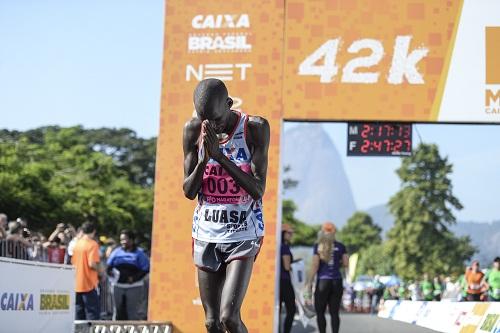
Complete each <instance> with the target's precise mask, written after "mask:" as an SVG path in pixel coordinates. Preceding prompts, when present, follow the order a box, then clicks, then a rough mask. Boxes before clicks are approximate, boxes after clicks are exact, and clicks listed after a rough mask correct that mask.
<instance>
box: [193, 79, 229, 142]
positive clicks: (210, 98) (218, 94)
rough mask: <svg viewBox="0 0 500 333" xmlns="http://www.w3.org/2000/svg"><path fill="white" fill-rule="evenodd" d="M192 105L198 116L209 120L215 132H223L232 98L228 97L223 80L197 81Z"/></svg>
mask: <svg viewBox="0 0 500 333" xmlns="http://www.w3.org/2000/svg"><path fill="white" fill-rule="evenodd" d="M193 101H194V107H195V109H196V114H197V115H198V118H200V119H201V120H202V121H203V120H209V121H210V122H211V123H212V124H213V125H214V126H215V131H216V132H217V133H223V132H224V131H225V130H227V128H228V124H229V122H230V116H231V112H229V111H230V110H231V106H233V100H232V99H231V98H230V97H229V95H228V92H227V88H226V86H225V85H224V82H222V81H221V80H218V79H205V80H203V81H201V82H200V83H198V85H197V86H196V88H195V89H194V94H193Z"/></svg>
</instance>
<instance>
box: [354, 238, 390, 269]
mask: <svg viewBox="0 0 500 333" xmlns="http://www.w3.org/2000/svg"><path fill="white" fill-rule="evenodd" d="M376 274H378V275H391V274H394V267H393V259H392V255H391V253H390V251H389V249H388V247H387V244H386V243H376V244H372V245H369V246H368V247H366V248H364V249H363V250H362V251H361V252H360V253H359V259H358V265H357V268H356V275H371V276H373V275H376Z"/></svg>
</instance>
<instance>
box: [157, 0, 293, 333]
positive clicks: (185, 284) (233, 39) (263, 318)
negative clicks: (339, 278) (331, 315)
mask: <svg viewBox="0 0 500 333" xmlns="http://www.w3.org/2000/svg"><path fill="white" fill-rule="evenodd" d="M165 17H166V18H165V20H166V22H165V45H164V63H163V86H162V99H161V118H160V135H159V138H158V152H157V162H156V163H157V164H156V183H155V208H154V224H153V247H152V258H151V261H152V270H151V279H150V298H149V319H150V320H171V321H172V322H173V324H174V325H175V326H176V329H177V330H178V331H179V332H188V333H191V332H203V331H204V326H203V324H204V313H203V308H202V306H201V302H200V300H199V292H198V286H197V285H196V270H195V267H194V265H193V263H192V256H191V221H192V214H193V210H194V207H195V202H193V201H189V200H188V199H186V198H185V197H184V195H183V192H182V181H183V153H182V129H183V125H184V123H185V122H186V121H187V120H188V119H189V118H190V117H191V115H192V113H193V103H192V91H193V89H194V87H195V86H196V84H197V83H198V82H199V81H200V80H202V79H204V78H207V77H219V78H221V79H223V80H224V81H225V82H226V84H227V86H228V89H229V92H230V94H231V96H232V97H233V98H234V99H235V102H236V103H235V104H236V105H235V108H239V109H241V110H242V111H244V112H246V113H248V114H255V115H260V116H263V117H265V118H267V119H268V120H269V122H270V125H271V144H270V149H269V166H268V178H267V188H266V194H265V196H264V213H265V215H264V218H265V223H266V231H265V235H266V236H265V241H264V246H263V248H262V251H261V253H260V254H259V258H258V260H257V262H256V265H255V268H254V273H253V275H252V280H251V283H250V287H249V290H248V293H247V297H246V298H245V302H244V304H243V308H242V317H243V320H244V321H245V323H246V325H247V327H248V329H249V331H251V332H272V331H273V319H274V318H273V317H274V316H273V313H274V302H275V301H274V299H275V256H276V237H275V234H276V220H277V209H278V205H277V200H278V198H279V195H278V178H279V145H280V142H279V141H280V130H281V129H280V126H281V119H282V99H281V98H282V61H283V59H282V46H283V29H284V1H283V0H279V1H260V2H259V3H258V4H256V3H255V2H250V1H248V2H238V3H236V2H228V1H224V2H222V1H215V0H213V1H203V2H199V1H186V0H183V1H181V0H169V1H167V6H166V16H165Z"/></svg>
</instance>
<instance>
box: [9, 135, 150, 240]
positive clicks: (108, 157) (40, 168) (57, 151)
mask: <svg viewBox="0 0 500 333" xmlns="http://www.w3.org/2000/svg"><path fill="white" fill-rule="evenodd" d="M87 134H88V133H87V132H86V130H83V129H82V128H81V127H71V128H59V127H44V128H41V129H37V130H32V131H28V132H26V133H22V132H7V131H2V132H0V209H1V210H2V211H3V212H5V213H7V214H8V215H9V216H11V217H17V216H21V217H24V218H26V219H27V220H28V222H29V225H30V227H31V228H32V229H34V230H40V231H45V232H47V231H49V230H51V229H52V228H53V227H54V226H55V225H56V224H57V223H59V222H66V223H72V224H74V225H79V224H81V223H82V222H84V221H93V222H96V223H97V224H98V226H99V229H100V230H101V231H104V232H106V233H107V234H113V233H116V232H117V231H118V230H119V229H121V228H124V227H127V228H131V229H135V230H137V231H138V232H140V233H145V234H148V233H150V231H151V220H152V214H153V212H152V210H153V190H152V188H151V187H150V186H145V185H144V184H141V183H140V182H134V181H132V179H133V178H134V177H132V176H131V175H130V174H129V173H128V172H127V170H126V169H125V168H123V165H120V164H119V163H118V162H117V159H116V158H114V156H113V155H112V154H107V153H106V152H103V151H100V150H98V149H95V147H94V145H93V144H90V143H89V142H88V140H87V139H88V138H87Z"/></svg>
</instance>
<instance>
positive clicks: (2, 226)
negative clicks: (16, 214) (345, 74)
mask: <svg viewBox="0 0 500 333" xmlns="http://www.w3.org/2000/svg"><path fill="white" fill-rule="evenodd" d="M8 221H9V220H8V219H7V215H5V214H0V239H5V238H7V223H8Z"/></svg>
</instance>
